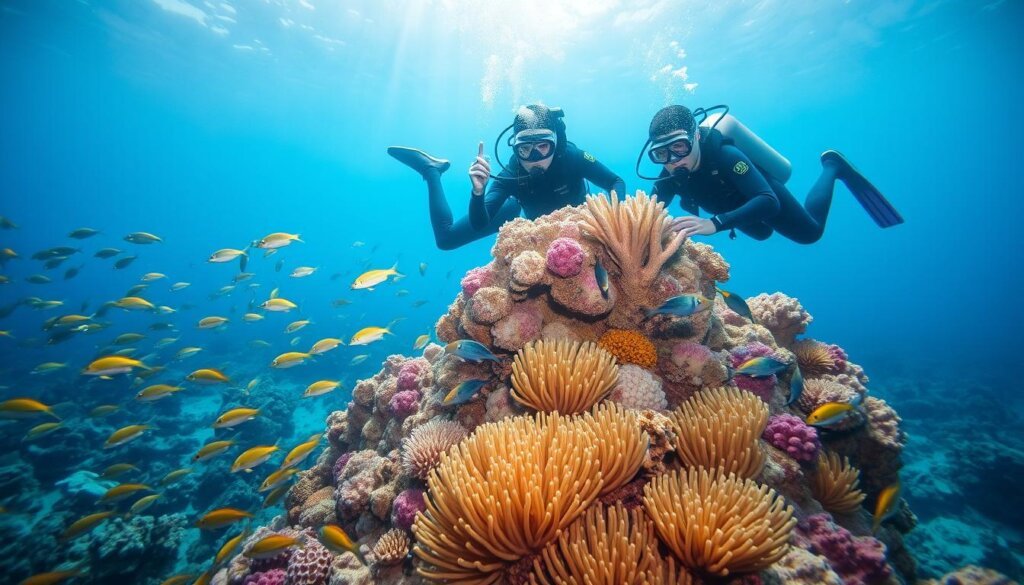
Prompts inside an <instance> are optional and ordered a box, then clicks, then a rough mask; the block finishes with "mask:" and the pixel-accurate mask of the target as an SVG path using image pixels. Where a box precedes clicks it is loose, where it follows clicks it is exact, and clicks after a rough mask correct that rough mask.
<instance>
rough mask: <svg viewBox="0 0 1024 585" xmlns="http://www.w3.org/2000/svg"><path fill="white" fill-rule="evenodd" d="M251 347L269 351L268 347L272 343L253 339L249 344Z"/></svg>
mask: <svg viewBox="0 0 1024 585" xmlns="http://www.w3.org/2000/svg"><path fill="white" fill-rule="evenodd" d="M249 345H250V346H251V347H254V348H256V349H267V348H268V347H270V343H269V342H266V341H264V340H262V339H253V340H252V341H250V342H249Z"/></svg>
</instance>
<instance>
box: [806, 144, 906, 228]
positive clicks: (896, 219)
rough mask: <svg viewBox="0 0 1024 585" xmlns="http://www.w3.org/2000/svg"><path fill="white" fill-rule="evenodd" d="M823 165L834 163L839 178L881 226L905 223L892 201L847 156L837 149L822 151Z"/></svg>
mask: <svg viewBox="0 0 1024 585" xmlns="http://www.w3.org/2000/svg"><path fill="white" fill-rule="evenodd" d="M821 163H822V165H826V164H832V165H834V166H835V167H836V172H837V176H838V177H839V180H841V181H842V182H843V184H845V185H846V187H847V188H848V189H849V190H850V192H851V193H853V196H854V197H855V198H856V199H857V202H859V203H860V204H861V207H863V208H864V211H866V212H868V215H870V216H871V219H873V220H875V223H877V224H878V226H879V227H883V228H887V227H892V226H894V225H899V224H901V223H903V216H902V215H900V212H899V211H897V210H896V208H895V207H893V205H892V203H889V200H888V199H886V198H885V196H884V195H882V192H881V191H879V190H878V189H877V188H876V187H875V186H874V185H872V184H871V181H868V180H867V178H866V177H865V176H864V175H863V174H861V172H860V171H858V170H857V169H856V168H855V167H854V166H853V165H852V164H850V161H848V160H846V157H845V156H843V155H842V154H840V153H839V152H837V151H835V150H826V151H825V152H823V153H821Z"/></svg>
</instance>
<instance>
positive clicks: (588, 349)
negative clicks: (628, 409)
mask: <svg viewBox="0 0 1024 585" xmlns="http://www.w3.org/2000/svg"><path fill="white" fill-rule="evenodd" d="M618 378H619V368H618V366H617V365H615V358H614V357H612V355H611V354H610V353H608V352H607V351H605V350H604V349H601V348H600V347H599V346H597V345H596V344H594V343H591V342H586V343H580V342H578V341H570V340H566V339H559V340H556V341H544V340H540V341H536V342H533V343H531V344H529V345H527V346H526V347H524V348H523V349H521V350H519V352H518V353H516V356H515V359H514V360H513V362H512V397H513V398H514V399H515V400H516V401H517V402H519V403H520V404H523V405H525V406H528V407H529V408H532V409H534V410H538V411H543V412H560V413H562V414H574V413H578V412H583V411H585V410H589V409H590V407H592V406H593V405H595V404H597V403H598V402H599V401H600V400H601V399H602V398H604V397H605V396H606V395H607V394H608V393H609V392H611V389H612V387H613V386H614V385H615V382H616V381H617V380H618Z"/></svg>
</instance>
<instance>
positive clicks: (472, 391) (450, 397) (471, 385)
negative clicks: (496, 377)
mask: <svg viewBox="0 0 1024 585" xmlns="http://www.w3.org/2000/svg"><path fill="white" fill-rule="evenodd" d="M486 383H487V380H474V379H470V380H464V381H462V382H460V383H459V385H458V386H456V387H454V388H452V390H451V392H449V393H448V394H447V395H446V396H445V397H444V400H442V401H441V403H442V404H444V405H446V406H451V405H454V404H464V403H466V402H469V399H470V398H472V397H473V396H475V395H476V393H477V392H479V391H480V389H481V388H483V386H484V384H486Z"/></svg>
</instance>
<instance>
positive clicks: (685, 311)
mask: <svg viewBox="0 0 1024 585" xmlns="http://www.w3.org/2000/svg"><path fill="white" fill-rule="evenodd" d="M713 304H714V303H713V302H712V300H711V299H709V298H707V297H703V296H700V295H693V294H685V295H679V296H676V297H672V298H670V299H668V300H667V301H665V302H664V303H662V305H661V306H660V307H658V308H657V309H647V310H646V311H645V312H644V314H645V315H646V316H647V317H648V318H650V317H653V316H655V315H672V316H675V317H688V316H690V315H693V314H694V313H698V312H700V311H706V310H709V309H711V307H712V306H713Z"/></svg>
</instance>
